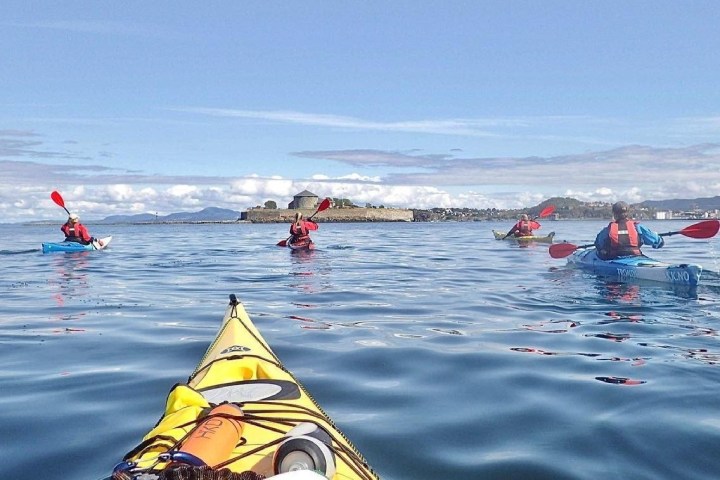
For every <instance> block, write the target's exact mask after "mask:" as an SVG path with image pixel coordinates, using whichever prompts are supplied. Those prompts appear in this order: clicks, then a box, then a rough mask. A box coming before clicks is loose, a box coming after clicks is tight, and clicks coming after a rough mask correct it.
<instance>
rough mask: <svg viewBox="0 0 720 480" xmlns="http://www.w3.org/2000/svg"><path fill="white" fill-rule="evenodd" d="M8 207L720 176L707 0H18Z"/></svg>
mask: <svg viewBox="0 0 720 480" xmlns="http://www.w3.org/2000/svg"><path fill="white" fill-rule="evenodd" d="M1 11H2V15H0V58H1V59H2V61H1V62H0V65H1V68H0V214H2V216H3V218H4V221H5V222H22V221H31V220H52V219H58V221H63V220H64V217H65V216H66V214H65V212H64V211H63V210H62V209H61V208H60V207H58V206H57V205H55V204H54V203H53V202H52V200H51V199H50V193H51V192H52V191H55V190H56V191H58V192H60V193H61V195H62V197H63V198H64V200H65V205H66V206H67V207H68V208H69V209H70V210H71V211H73V212H76V213H78V214H80V215H81V217H82V218H83V219H84V220H88V219H102V218H105V217H106V216H109V215H117V214H127V215H132V214H138V213H153V214H160V215H166V214H170V213H175V212H181V211H183V212H185V211H198V210H201V209H203V208H205V207H211V206H213V207H222V208H229V209H232V210H237V211H244V210H246V209H248V208H250V207H254V206H256V205H263V204H264V203H265V202H266V201H269V200H272V201H275V202H276V203H277V204H278V206H280V207H283V206H285V205H287V203H289V202H291V201H292V198H293V195H295V194H296V193H299V192H301V191H303V190H309V191H311V192H312V193H315V194H317V195H318V196H319V197H334V198H347V199H350V200H351V201H353V202H354V203H355V204H356V205H360V206H365V205H366V204H372V205H375V206H380V205H384V206H386V207H398V208H432V207H461V208H462V207H468V208H480V209H484V208H502V209H524V208H529V207H532V206H535V205H537V204H539V203H540V202H542V201H544V200H546V199H548V198H552V197H571V198H575V199H578V200H581V201H587V202H592V201H603V202H614V201H617V200H625V201H627V202H630V203H637V202H641V201H644V200H663V199H671V198H697V197H713V196H716V195H720V83H719V82H720V34H718V25H720V8H719V7H718V4H717V2H716V1H715V0H707V1H703V0H693V1H681V0H678V1H667V0H635V1H632V2H628V1H626V0H584V1H577V0H564V1H560V0H542V1H540V0H537V1H530V0H525V1H521V0H483V1H475V0H467V1H461V0H439V1H435V0H427V1H423V0H403V1H396V0H380V1H377V0H362V1H361V0H358V1H337V0H305V1H302V2H296V1H278V0H258V1H253V0H243V1H236V0H232V1H230V0H216V1H208V2H189V1H163V0H158V1H147V0H142V1H137V0H123V1H121V2H118V1H116V0H112V1H103V0H98V1H74V0H66V1H63V2H55V1H50V0H48V1H36V0H20V1H17V0H4V2H3V6H2V9H1Z"/></svg>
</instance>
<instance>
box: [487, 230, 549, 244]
mask: <svg viewBox="0 0 720 480" xmlns="http://www.w3.org/2000/svg"><path fill="white" fill-rule="evenodd" d="M492 232H493V235H494V236H495V240H512V241H516V242H539V243H552V242H553V237H555V232H550V233H548V234H547V235H545V236H539V235H525V236H522V237H516V236H514V235H511V236H509V237H507V238H505V235H506V234H507V232H499V231H497V230H493V231H492Z"/></svg>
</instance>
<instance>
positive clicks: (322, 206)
mask: <svg viewBox="0 0 720 480" xmlns="http://www.w3.org/2000/svg"><path fill="white" fill-rule="evenodd" d="M329 207H330V198H326V199H325V200H323V201H322V202H320V205H318V208H317V210H315V213H313V214H312V215H310V216H309V217H308V219H307V220H308V222H309V221H311V220H312V219H313V217H314V216H315V215H317V214H318V213H319V212H322V211H323V210H327V209H328V208H329ZM291 238H292V235H290V236H289V237H288V238H286V239H285V240H280V241H279V242H278V243H277V246H278V247H287V242H288V240H290V239H291Z"/></svg>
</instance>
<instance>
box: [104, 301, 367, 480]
mask: <svg viewBox="0 0 720 480" xmlns="http://www.w3.org/2000/svg"><path fill="white" fill-rule="evenodd" d="M209 412H210V413H209ZM211 422H220V423H222V422H225V427H227V428H226V430H228V431H230V432H239V433H235V437H234V438H232V439H231V440H229V441H224V444H223V441H222V439H220V440H218V438H220V436H219V434H218V436H215V437H213V436H212V435H202V431H203V430H204V429H205V430H207V427H206V426H205V425H209V424H211ZM228 423H230V424H231V425H229V426H228V425H227V424H228ZM229 427H232V428H229ZM221 428H223V426H220V427H218V431H220V429H221ZM291 430H292V432H291ZM211 433H213V434H214V432H211ZM231 436H232V435H231ZM196 437H202V438H200V443H201V445H200V447H199V448H198V446H197V445H193V447H190V443H191V441H195V443H196V444H197V443H198V442H197V441H198V438H196ZM288 439H291V441H287V440H288ZM318 439H319V440H318ZM284 441H285V443H283V442H284ZM203 442H205V444H204V445H202V443H203ZM224 448H225V449H226V450H225V452H226V453H224V454H223V453H221V452H222V451H223V449H224ZM296 449H299V450H300V451H299V452H298V451H296ZM303 451H309V453H302V452H303ZM206 455H210V457H212V461H207V462H205V463H207V464H208V465H209V466H211V467H214V468H217V469H220V468H227V469H230V470H231V471H232V472H236V473H241V472H254V473H256V474H259V475H264V476H265V477H267V478H268V479H270V478H277V479H278V480H284V479H286V478H287V479H288V480H294V479H298V480H300V479H310V478H318V479H322V478H329V479H331V480H346V479H356V480H377V478H378V477H377V475H376V474H375V473H374V472H373V471H372V469H371V468H370V467H369V466H368V464H367V463H366V461H365V459H364V458H363V457H362V455H361V454H360V453H359V452H358V451H357V450H356V449H355V447H354V446H353V445H352V444H351V443H350V441H349V440H347V439H346V438H345V436H344V435H343V434H342V433H341V432H340V431H339V430H338V429H337V427H336V426H335V425H334V424H333V423H332V421H331V420H330V418H329V417H328V416H327V415H326V414H325V412H323V411H322V409H321V408H320V407H319V406H318V405H317V403H315V401H314V400H313V398H312V397H311V396H310V394H309V393H308V392H307V391H306V390H305V388H304V387H303V386H302V385H301V384H300V383H299V382H298V381H297V380H296V379H295V377H294V376H293V375H292V374H291V373H290V372H289V371H287V370H286V369H285V367H284V366H283V365H282V363H281V362H280V360H279V359H278V357H277V356H275V354H274V353H273V351H272V350H271V349H270V347H269V346H268V344H267V343H266V342H265V340H264V339H263V338H262V336H261V335H260V332H259V331H258V330H257V329H256V327H255V326H254V325H253V323H252V321H251V320H250V318H249V317H248V315H247V313H246V312H245V309H244V307H243V305H242V303H240V302H239V301H238V300H237V299H236V297H235V295H231V296H230V305H229V306H228V308H227V311H226V313H225V318H224V320H223V323H222V326H221V327H220V331H219V333H218V334H217V337H216V338H215V340H214V341H213V342H212V344H211V345H210V347H209V348H208V350H207V352H206V353H205V356H204V357H203V358H202V360H201V362H200V364H199V365H198V366H197V368H196V369H195V371H194V372H193V373H192V375H190V378H189V379H188V381H187V383H186V384H178V385H176V386H175V387H173V389H172V390H171V391H170V394H169V395H168V399H167V406H166V410H165V413H164V414H163V416H162V418H160V420H159V422H158V423H157V424H156V426H155V428H153V430H152V431H150V433H148V434H147V435H146V436H145V438H144V439H143V441H142V443H140V445H138V447H136V448H135V449H134V450H132V451H131V452H130V453H128V454H127V455H126V456H125V458H124V459H123V460H124V461H123V462H122V463H120V464H118V465H117V466H116V467H115V471H114V473H113V477H112V478H113V479H123V480H124V479H136V480H144V479H146V478H156V477H154V476H151V475H158V474H159V472H161V471H163V470H165V469H167V468H168V467H170V466H174V467H176V466H178V465H180V464H193V465H198V467H186V466H183V467H182V468H201V467H200V465H203V462H199V463H193V462H194V460H196V458H195V457H200V458H202V459H203V460H208V458H210V457H207V456H206ZM284 455H285V456H286V457H285V458H287V459H288V460H286V462H287V463H288V465H285V464H284V463H283V462H281V460H282V458H283V456H284ZM306 457H308V458H309V457H312V458H313V460H311V461H310V463H311V464H313V463H315V464H314V465H313V468H310V469H309V470H316V471H320V472H321V473H322V472H325V473H324V474H323V475H318V474H317V473H312V472H310V471H309V470H308V469H302V463H303V462H304V461H305V459H306ZM275 463H276V464H277V465H279V466H282V465H285V467H276V466H275V465H274V464H275ZM298 463H299V464H301V467H300V468H298V467H297V464H298ZM178 468H179V467H178ZM276 470H277V471H276ZM296 470H299V471H296ZM286 471H287V472H288V473H283V472H286ZM165 473H168V472H165ZM273 475H274V476H273ZM183 478H185V477H183ZM188 478H195V477H188ZM203 478H204V477H203ZM208 478H209V477H208ZM212 478H215V477H212ZM218 478H226V477H225V476H223V477H218ZM248 478H250V477H248Z"/></svg>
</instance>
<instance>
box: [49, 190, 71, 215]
mask: <svg viewBox="0 0 720 480" xmlns="http://www.w3.org/2000/svg"><path fill="white" fill-rule="evenodd" d="M50 198H52V201H53V202H55V203H56V204H57V205H58V206H59V207H62V208H65V200H63V198H62V195H60V193H59V192H56V191H53V192H52V193H51V194H50ZM65 211H66V212H67V214H68V215H70V212H69V211H68V209H67V208H65Z"/></svg>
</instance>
